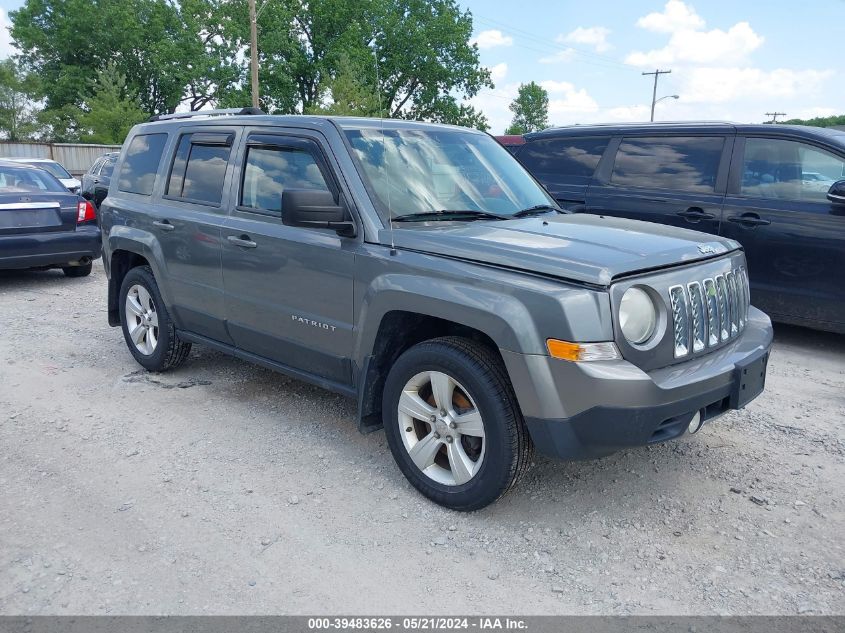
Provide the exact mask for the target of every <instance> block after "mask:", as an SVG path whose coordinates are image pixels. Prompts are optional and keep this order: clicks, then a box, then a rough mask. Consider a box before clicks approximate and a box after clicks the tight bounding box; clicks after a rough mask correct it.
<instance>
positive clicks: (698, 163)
mask: <svg viewBox="0 0 845 633" xmlns="http://www.w3.org/2000/svg"><path fill="white" fill-rule="evenodd" d="M724 144H725V140H724V139H723V138H721V137H694V136H690V137H674V138H628V139H624V140H623V141H622V143H621V144H620V146H619V152H618V153H617V154H616V162H615V163H614V165H613V174H612V176H611V181H612V182H613V183H614V184H617V185H629V186H633V187H653V188H656V189H671V190H675V191H693V192H697V193H712V192H713V191H715V189H716V174H717V173H718V172H719V161H720V160H721V158H722V148H723V147H724Z"/></svg>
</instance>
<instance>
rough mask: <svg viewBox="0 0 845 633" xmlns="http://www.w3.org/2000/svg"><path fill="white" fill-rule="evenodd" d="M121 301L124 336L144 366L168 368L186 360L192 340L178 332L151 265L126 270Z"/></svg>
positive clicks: (157, 368)
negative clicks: (185, 339) (180, 336)
mask: <svg viewBox="0 0 845 633" xmlns="http://www.w3.org/2000/svg"><path fill="white" fill-rule="evenodd" d="M119 305H120V323H121V326H122V329H123V338H124V340H125V341H126V346H127V347H128V348H129V351H130V352H131V353H132V356H134V357H135V360H136V361H138V363H139V364H140V365H141V366H142V367H144V368H145V369H148V370H149V371H167V370H169V369H173V368H175V367H178V366H179V365H181V364H182V363H183V362H184V361H185V359H186V358H187V357H188V354H189V353H190V351H191V344H190V343H185V342H184V341H182V340H181V339H180V338H179V336H178V335H177V334H176V328H175V327H174V325H173V321H171V319H170V314H169V313H168V312H167V307H166V306H165V305H164V301H163V300H162V298H161V293H160V292H159V290H158V284H157V283H156V280H155V277H154V276H153V271H152V269H151V268H150V267H149V266H139V267H138V268H133V269H132V270H130V271H129V272H128V273H126V277H124V278H123V283H122V284H121V286H120V299H119Z"/></svg>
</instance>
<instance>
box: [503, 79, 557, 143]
mask: <svg viewBox="0 0 845 633" xmlns="http://www.w3.org/2000/svg"><path fill="white" fill-rule="evenodd" d="M510 111H511V112H513V121H512V122H511V125H510V127H509V128H508V129H507V130H505V134H526V133H527V132H537V131H538V130H544V129H546V128H547V127H549V93H548V92H546V89H545V88H543V87H542V86H540V85H539V84H536V83H534V82H533V81H532V82H531V83H527V84H520V86H519V94H518V95H517V97H516V99H514V100H513V102H512V103H511V104H510Z"/></svg>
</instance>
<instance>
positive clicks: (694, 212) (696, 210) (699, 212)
mask: <svg viewBox="0 0 845 633" xmlns="http://www.w3.org/2000/svg"><path fill="white" fill-rule="evenodd" d="M677 215H679V216H681V217H682V218H684V219H686V220H688V221H690V222H700V221H701V220H712V219H713V218H715V217H716V216H715V215H714V214H712V213H707V212H705V211H704V209H702V208H700V207H690V208H689V209H685V210H684V211H678V213H677Z"/></svg>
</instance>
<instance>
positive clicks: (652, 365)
mask: <svg viewBox="0 0 845 633" xmlns="http://www.w3.org/2000/svg"><path fill="white" fill-rule="evenodd" d="M218 114H219V115H218ZM102 232H103V245H104V257H103V263H104V266H105V268H106V272H107V273H108V276H109V295H108V310H109V312H108V314H109V323H110V324H111V325H114V326H121V327H122V329H123V334H124V338H125V341H126V344H127V346H128V348H129V350H130V352H131V353H132V355H133V356H134V357H135V359H136V360H137V361H138V363H140V364H141V365H142V366H143V367H146V368H147V369H149V370H151V371H164V370H167V369H172V368H174V367H176V366H178V365H179V364H180V363H182V362H183V361H184V360H185V358H186V357H187V355H188V352H189V350H190V346H191V344H192V343H200V344H203V345H208V346H210V347H213V348H215V349H218V350H222V351H224V352H227V353H229V354H233V355H234V356H237V357H239V358H243V359H246V360H250V361H253V362H256V363H260V364H262V365H264V366H267V367H270V368H273V369H276V370H278V371H281V372H285V373H287V374H289V375H292V376H295V377H297V378H300V379H303V380H307V381H310V382H312V383H315V384H317V385H320V386H322V387H326V388H328V389H332V390H334V391H337V392H339V393H342V394H345V395H347V396H351V397H354V398H356V399H357V402H358V416H357V417H358V422H359V425H360V428H361V429H362V430H364V431H370V430H374V429H378V428H381V427H382V425H383V426H384V429H385V432H386V435H387V441H388V444H389V445H390V449H391V451H392V452H393V455H394V457H395V459H396V462H397V464H398V465H399V468H400V469H401V470H402V472H403V473H404V474H405V476H406V477H408V479H409V480H410V481H411V483H412V484H413V485H414V486H416V488H417V489H418V490H420V491H421V492H422V493H423V494H425V495H427V496H428V497H430V498H431V499H434V500H435V501H437V502H438V503H441V504H443V505H446V506H448V507H451V508H456V509H461V510H471V509H474V508H479V507H481V506H483V505H485V504H488V503H490V502H492V501H494V500H495V499H497V498H498V497H499V496H500V495H502V494H503V493H504V492H505V491H506V490H508V489H509V488H510V487H511V486H512V485H513V484H514V483H515V482H516V481H517V479H518V478H519V477H520V476H521V475H522V473H523V472H524V471H525V469H526V468H527V467H528V465H529V464H530V462H531V452H532V447H533V446H536V447H537V448H538V449H539V450H542V451H543V452H545V453H547V454H550V455H556V456H558V457H563V458H567V459H572V458H579V457H598V456H601V455H607V454H609V453H611V452H613V451H615V450H618V449H621V448H624V447H630V446H639V445H644V444H653V443H656V442H662V441H665V440H671V439H674V438H677V437H680V436H682V435H684V434H686V433H694V432H696V431H698V429H699V428H701V425H702V424H703V423H705V422H709V421H711V420H713V419H715V418H716V417H718V416H719V415H721V414H722V413H724V412H726V411H728V410H730V409H737V408H741V407H743V406H745V404H747V403H748V402H750V401H751V400H752V399H754V398H755V397H756V396H757V395H759V394H760V393H761V391H762V390H763V383H764V379H765V374H766V363H767V359H768V353H769V348H770V345H771V340H772V330H771V324H770V322H769V319H768V317H767V316H766V315H765V314H763V313H762V312H760V311H759V310H757V309H755V308H753V307H750V305H749V296H748V279H747V276H746V273H745V257H744V255H743V253H742V249H741V248H740V247H739V245H738V244H737V243H736V242H735V241H733V240H729V239H725V238H721V237H717V236H712V235H706V234H703V233H698V232H695V231H689V230H683V229H677V228H673V227H666V226H658V225H655V224H647V223H644V222H635V221H632V220H621V219H618V218H600V217H598V216H591V215H576V214H570V213H566V212H564V211H562V210H561V209H559V208H558V206H557V205H556V204H555V203H554V201H553V200H552V199H551V198H550V197H549V196H548V194H547V193H546V192H545V191H544V190H543V188H542V187H541V186H540V185H539V184H538V183H537V182H536V181H535V180H534V179H533V178H531V176H530V175H529V174H528V172H527V171H525V169H524V168H523V167H522V166H520V164H519V163H518V162H517V161H516V160H515V159H514V158H513V156H511V155H510V154H509V153H508V152H507V151H506V150H504V149H503V148H502V147H501V145H499V144H498V143H496V141H495V140H493V139H492V138H491V137H490V136H488V135H486V134H484V133H481V132H478V131H476V130H469V129H466V128H458V127H451V126H444V125H434V124H425V123H417V122H412V121H381V120H372V119H355V118H343V117H337V118H323V117H313V116H264V115H260V114H250V115H249V116H230V115H228V114H227V113H226V112H222V113H212V114H208V113H202V112H200V113H196V114H195V115H188V114H178V115H172V116H168V117H167V118H165V119H164V120H159V121H155V122H150V123H145V124H143V125H140V126H136V127H135V128H133V130H132V131H131V133H130V134H129V137H128V138H127V140H126V143H125V145H124V149H123V150H122V152H121V156H120V158H119V159H118V162H117V166H116V168H115V177H114V178H113V179H112V184H111V187H110V188H109V195H108V197H107V198H106V199H105V201H104V202H103V205H102Z"/></svg>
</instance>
